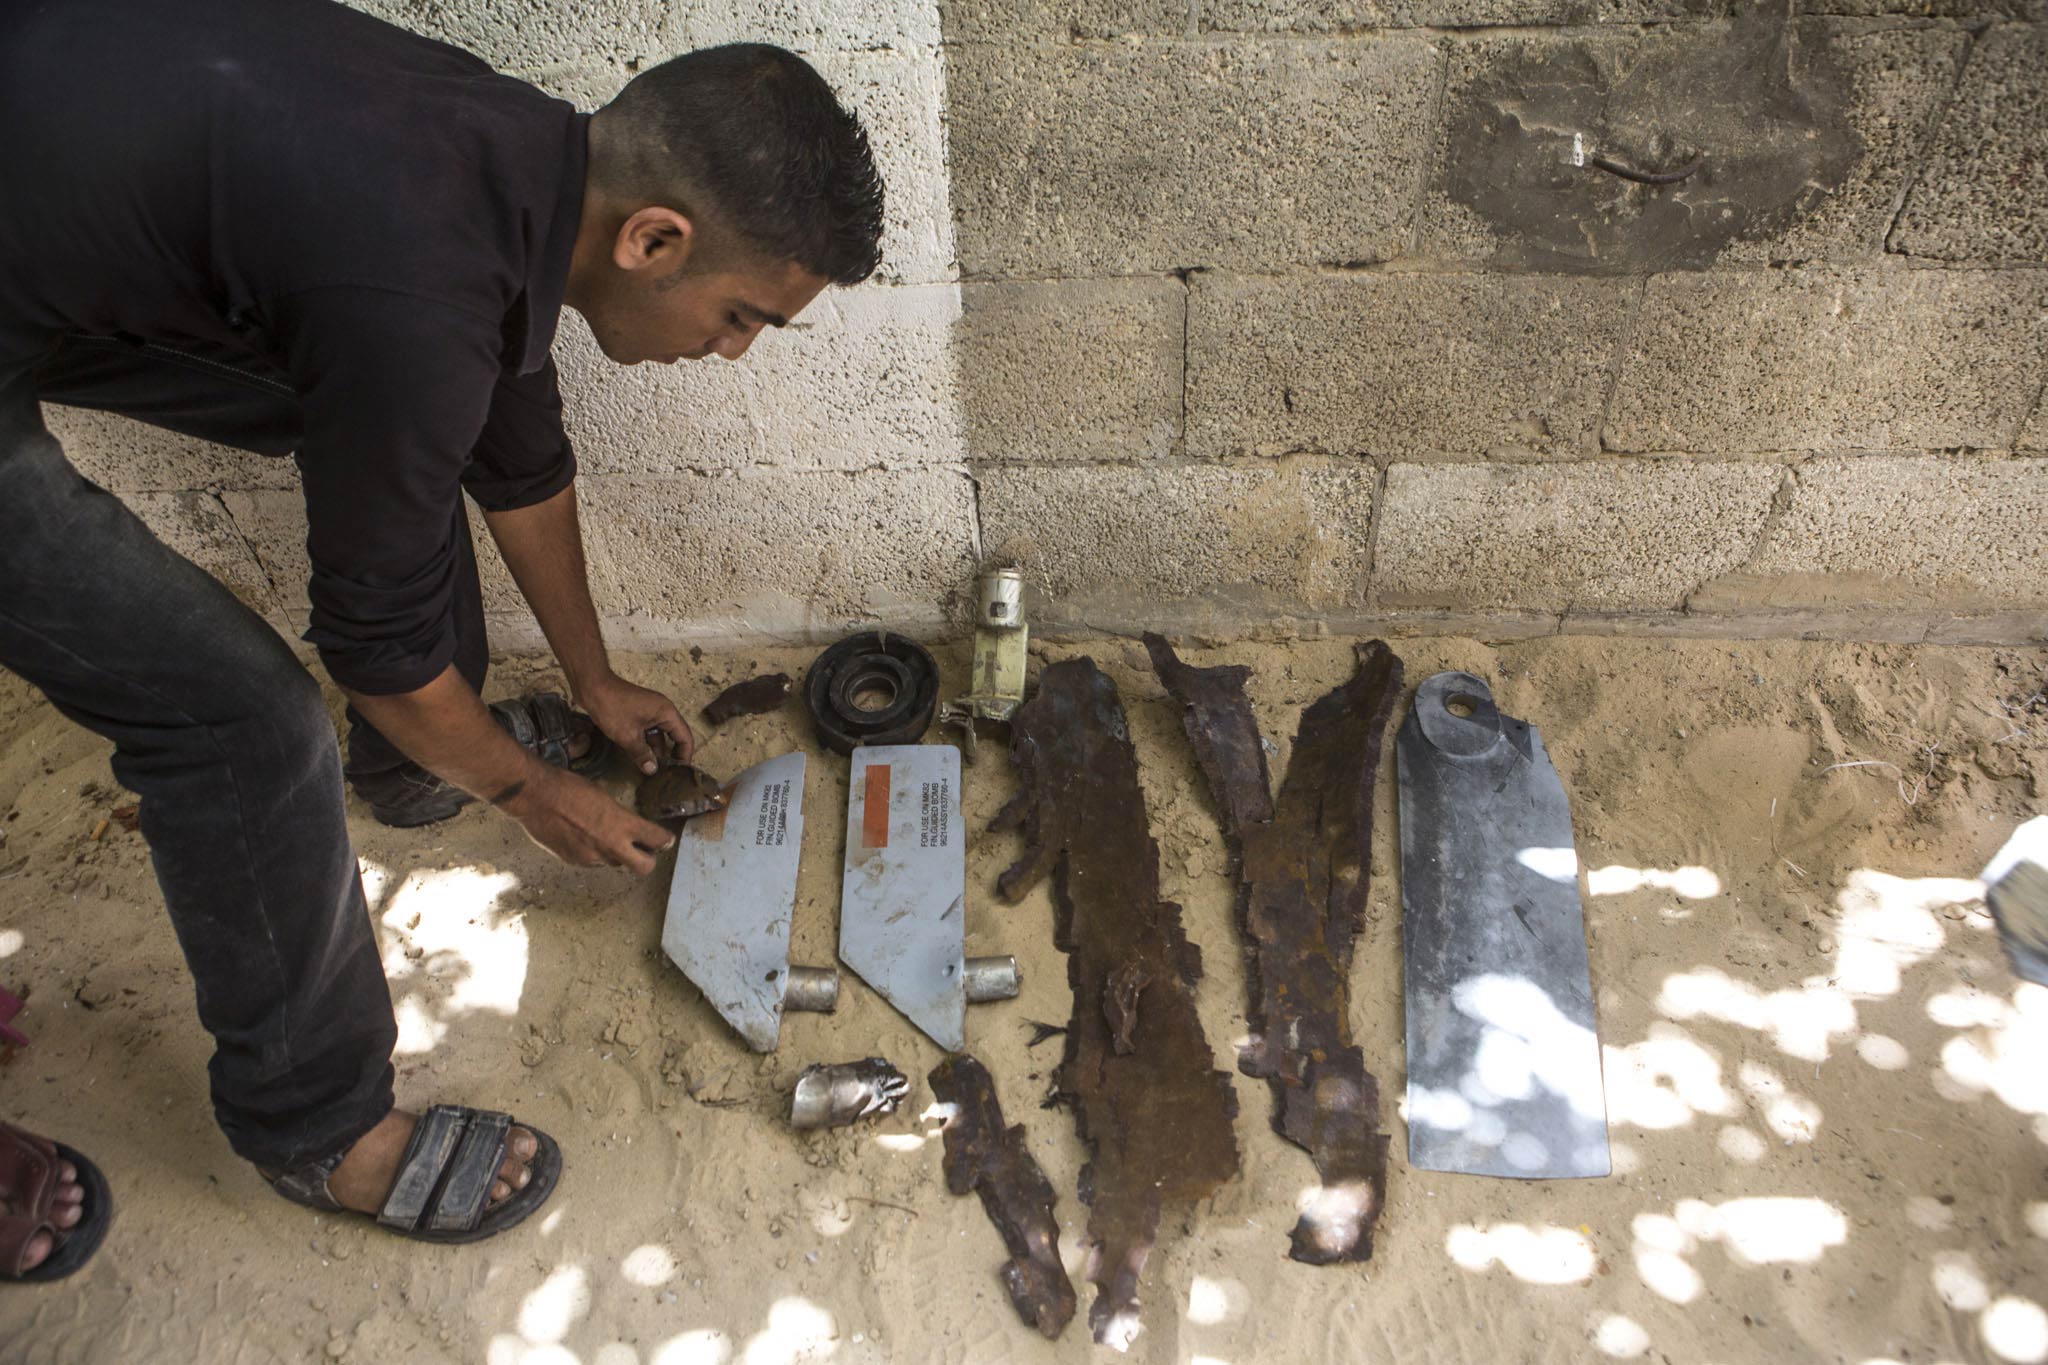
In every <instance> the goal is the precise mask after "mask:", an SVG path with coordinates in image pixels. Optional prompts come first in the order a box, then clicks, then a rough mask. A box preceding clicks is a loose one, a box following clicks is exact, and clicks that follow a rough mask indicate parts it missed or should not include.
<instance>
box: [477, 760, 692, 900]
mask: <svg viewBox="0 0 2048 1365" xmlns="http://www.w3.org/2000/svg"><path fill="white" fill-rule="evenodd" d="M536 767H537V768H538V771H539V776H537V777H535V778H533V779H531V780H529V781H527V782H524V783H522V784H521V785H520V788H519V790H518V792H516V793H515V794H514V795H512V796H509V797H507V798H505V799H504V800H502V801H500V802H499V803H498V809H500V810H502V811H504V812H505V813H506V814H507V815H509V816H511V817H512V818H513V819H515V820H517V821H518V822H519V823H520V825H521V827H523V828H524V829H525V830H526V833H527V836H528V837H529V838H531V839H532V840H533V841H534V842H535V843H536V844H539V845H540V846H541V847H542V848H544V849H546V850H547V851H548V852H550V853H552V854H554V855H555V856H556V857H557V858H560V859H561V860H562V861H563V862H565V863H572V864H574V865H576V866H577V867H604V866H611V867H624V868H629V869H631V870H632V871H633V872H634V873H635V874H636V875H638V876H642V877H644V876H646V875H647V874H648V873H650V872H652V871H654V855H655V854H656V853H657V852H659V851H660V850H662V849H664V848H667V847H668V846H669V845H670V844H673V843H674V842H675V841H676V840H675V836H674V835H673V834H670V833H669V832H668V831H667V830H665V829H663V828H662V827H661V826H660V825H657V824H655V823H654V822H652V821H651V820H643V819H641V818H640V817H639V816H637V815H635V814H634V813H633V812H632V811H629V810H627V809H626V808H625V807H624V806H621V805H620V804H619V803H618V802H616V801H614V800H612V799H611V797H610V796H608V795H606V794H605V792H604V790H603V789H602V788H600V787H598V786H597V785H596V784H595V783H593V782H587V781H585V780H584V779H583V778H581V777H578V776H577V775H576V774H574V773H569V772H563V771H562V770H561V769H559V768H549V767H545V766H541V765H536Z"/></svg>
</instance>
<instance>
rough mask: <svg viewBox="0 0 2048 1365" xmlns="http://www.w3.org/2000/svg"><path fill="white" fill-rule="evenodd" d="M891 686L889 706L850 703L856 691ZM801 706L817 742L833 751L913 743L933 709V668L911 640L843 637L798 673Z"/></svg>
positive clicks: (877, 634) (870, 634) (871, 634)
mask: <svg viewBox="0 0 2048 1365" xmlns="http://www.w3.org/2000/svg"><path fill="white" fill-rule="evenodd" d="M877 682H883V683H886V684H887V685H889V686H891V687H893V688H895V692H896V695H895V697H894V698H893V699H892V700H891V701H890V703H889V704H888V705H887V706H885V707H881V708H880V709H878V710H874V711H866V710H862V709H861V708H860V707H858V706H856V705H855V704H854V701H853V698H854V696H855V695H856V694H857V693H858V692H859V691H860V689H861V688H863V687H867V686H870V685H872V684H874V683H877ZM804 705H805V706H806V707H807V708H808V709H809V710H810V713H811V721H812V723H813V724H815V725H816V726H817V729H818V738H819V740H820V741H822V742H823V743H824V745H825V747H826V748H828V749H830V750H832V751H833V752H834V753H841V754H850V753H852V752H853V751H854V749H855V748H856V747H857V746H859V745H862V744H915V743H916V742H917V741H918V740H919V739H921V738H922V737H923V735H924V732H925V731H926V730H928V729H930V728H931V723H932V716H933V715H934V713H936V712H937V710H938V706H939V666H938V664H937V663H936V662H935V661H934V660H933V659H932V656H931V653H930V651H928V650H927V649H925V647H924V646H923V645H920V644H918V643H917V642H916V641H915V640H906V639H904V638H903V637H901V636H899V635H890V634H888V633H887V632H886V631H865V632H863V633H861V634H859V635H853V636H849V637H847V638H846V639H844V640H841V641H840V642H839V643H838V644H836V645H833V646H832V647H831V648H830V649H827V650H826V651H825V652H824V653H823V654H820V655H819V656H818V658H817V660H816V661H815V662H813V663H812V664H811V667H810V671H809V672H808V673H806V674H805V675H804Z"/></svg>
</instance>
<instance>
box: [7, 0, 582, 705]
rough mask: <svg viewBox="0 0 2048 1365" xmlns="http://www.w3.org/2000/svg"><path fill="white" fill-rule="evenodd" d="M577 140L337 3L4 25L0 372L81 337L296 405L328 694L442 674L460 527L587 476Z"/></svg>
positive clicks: (26, 16)
mask: <svg viewBox="0 0 2048 1365" xmlns="http://www.w3.org/2000/svg"><path fill="white" fill-rule="evenodd" d="M587 124H588V119H587V117H586V116H584V115H581V114H578V113H577V112H576V111H575V110H574V109H572V108H571V107H570V106H569V105H567V104H564V103H562V102H561V101H558V100H554V99H550V98H548V97H546V96H544V95H542V94H541V93H540V92H539V91H537V90H535V89H533V88H532V87H530V86H528V85H525V84H523V83H521V82H519V81H515V80H512V79H510V78H508V77H504V76H500V75H498V74H496V73H495V72H493V71H492V70H491V69H490V68H489V67H488V66H486V65H485V64H484V63H483V62H481V61H479V60H478V59H477V58H475V57H472V56H470V55H469V54H467V53H465V52H462V51H459V50H458V49H455V48H452V47H448V46H445V45H443V44H440V43H436V42H432V41H430V40H428V39H425V38H420V37H416V36H414V35H412V34H409V33H406V32H404V31H403V30H401V29H397V28H394V27H391V26H390V25H388V24H384V23H382V22H380V21H378V20H376V19H373V18H370V17H369V16H366V15H363V14H359V13H356V12H355V11H352V10H349V9H346V8H343V7H342V6H340V5H338V4H334V3H331V0H0V374H4V373H6V372H7V371H10V370H17V369H19V368H21V367H22V365H24V364H33V363H34V361H35V359H36V358H38V357H39V356H41V355H43V354H45V353H47V351H48V349H49V347H50V346H51V345H52V344H53V343H54V342H55V341H56V340H57V339H58V338H59V337H61V336H62V335H64V334H66V333H86V334H91V335H97V336H119V337H124V338H131V339H138V340H140V341H147V342H156V343H161V344H164V345H169V346H177V345H178V344H179V343H180V342H184V343H187V344H190V343H193V342H200V343H206V344H211V345H216V346H230V347H235V348H238V349H239V350H242V351H246V352H248V353H250V354H251V355H252V356H253V357H255V358H256V359H257V360H258V361H259V363H260V364H261V365H262V366H263V368H265V369H266V370H268V371H270V372H271V373H274V374H277V375H279V376H280V377H281V378H282V379H283V380H284V382H286V383H287V384H289V385H290V386H291V387H292V388H293V389H295V390H296V391H297V393H298V394H299V398H300V403H301V406H302V409H303V414H304V430H305V436H304V440H303V443H302V445H301V447H300V449H299V450H298V452H297V458H298V462H299V466H300V469H301V472H302V476H303V481H304V485H305V494H306V512H307V521H308V535H307V545H308V549H309V551H310V552H311V556H312V561H313V579H312V584H311V589H310V591H311V598H312V618H311V629H310V630H308V631H307V636H306V638H307V639H309V640H311V641H312V642H313V643H314V644H315V645H317V646H318V647H319V649H320V653H321V657H322V659H323V660H324V661H325V663H326V665H327V667H328V669H329V671H330V672H331V673H332V674H333V675H334V677H335V679H336V680H337V681H339V682H341V683H342V684H343V685H345V686H347V687H351V688H354V689H356V690H358V691H362V692H367V693H392V692H406V691H411V690H413V689H414V688H417V687H421V686H423V685H425V684H426V683H428V682H429V681H431V680H432V679H433V678H435V677H436V676H437V675H439V674H440V672H441V671H442V670H443V669H444V668H445V667H446V666H447V665H448V663H449V661H450V659H451V658H452V656H453V651H454V636H453V624H452V616H451V602H452V595H453V588H454V575H455V572H456V564H457V562H458V549H457V543H456V540H455V538H454V537H455V534H456V529H457V525H458V523H457V521H456V517H457V515H458V513H459V509H460V505H461V493H462V490H463V489H464V488H466V489H467V490H468V491H469V493H470V495H471V496H472V497H474V498H475V499H476V501H477V502H478V503H479V504H480V505H481V506H483V507H484V508H486V509H488V510H502V509H508V508H515V507H523V506H528V505H531V504H533V503H536V502H539V501H542V500H543V499H546V498H548V497H551V496H553V495H554V494H556V493H558V492H560V491H561V490H562V489H563V488H564V487H566V486H567V485H568V483H569V482H570V480H571V479H572V478H573V477H574V474H575V459H574V456H573V454H572V453H571V451H570V448H569V442H568V439H567V437H566V436H565V435H564V434H563V431H562V421H561V396H560V391H559V388H558V386H557V383H556V377H555V368H554V363H553V360H552V359H551V357H550V355H549V346H550V344H551V343H552V341H553V338H554V332H555V323H556V319H557V316H558V314H559V313H560V310H561V304H562V294H563V291H564V289H565V288H566V287H567V280H568V272H569V258H570V254H571V250H572V248H573V246H574V243H575V237H576V230H577V225H578V221H579V219H580V216H581V212H582V202H583V174H584V165H585V152H586V136H587Z"/></svg>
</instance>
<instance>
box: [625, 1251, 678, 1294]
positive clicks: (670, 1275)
mask: <svg viewBox="0 0 2048 1365" xmlns="http://www.w3.org/2000/svg"><path fill="white" fill-rule="evenodd" d="M619 1274H620V1275H621V1276H623V1277H624V1278H625V1281H626V1283H627V1284H637V1285H639V1286H640V1287H641V1288H642V1289H653V1288H654V1287H656V1286H657V1285H664V1284H667V1283H668V1282H669V1281H670V1280H672V1279H674V1278H675V1276H676V1258H675V1257H674V1256H673V1255H672V1254H670V1252H669V1249H668V1248H667V1247H664V1246H655V1245H654V1244H652V1243H649V1244H648V1245H646V1246H643V1247H635V1248H634V1249H633V1250H632V1251H630V1252H628V1253H627V1254H626V1259H625V1260H624V1261H622V1262H620V1264H619Z"/></svg>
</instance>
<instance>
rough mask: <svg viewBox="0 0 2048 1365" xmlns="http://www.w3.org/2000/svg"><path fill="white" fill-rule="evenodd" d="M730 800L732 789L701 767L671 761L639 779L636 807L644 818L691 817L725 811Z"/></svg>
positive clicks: (678, 818) (634, 804)
mask: <svg viewBox="0 0 2048 1365" xmlns="http://www.w3.org/2000/svg"><path fill="white" fill-rule="evenodd" d="M731 800H732V788H731V787H729V786H727V785H725V784H724V783H722V782H720V781H719V780H718V779H717V778H715V777H713V776H711V774H709V773H707V772H705V771H704V770H703V769H702V768H693V767H691V766H690V765H689V764H687V763H668V764H664V765H663V766H662V767H659V768H657V769H655V770H654V771H653V772H652V773H650V774H649V775H647V776H646V777H643V778H641V779H640V787H639V790H638V791H637V792H635V793H634V796H633V806H634V809H636V810H638V811H639V812H640V815H641V817H642V818H643V819H647V820H688V819H691V818H693V817H695V816H699V815H709V814H711V812H713V811H715V810H724V809H725V808H726V805H727V804H728V803H729V802H731Z"/></svg>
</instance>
